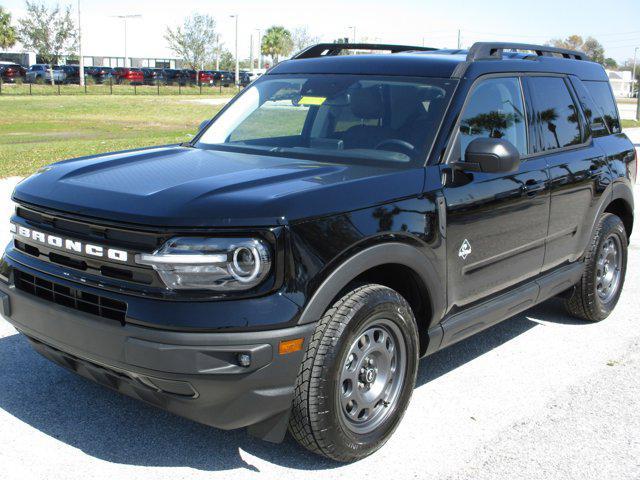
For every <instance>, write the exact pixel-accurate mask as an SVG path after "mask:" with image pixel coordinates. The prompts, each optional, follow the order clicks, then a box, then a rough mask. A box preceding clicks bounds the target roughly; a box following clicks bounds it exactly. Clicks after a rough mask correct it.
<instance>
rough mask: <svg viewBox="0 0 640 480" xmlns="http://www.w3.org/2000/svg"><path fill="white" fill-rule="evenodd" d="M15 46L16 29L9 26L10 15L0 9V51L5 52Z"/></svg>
mask: <svg viewBox="0 0 640 480" xmlns="http://www.w3.org/2000/svg"><path fill="white" fill-rule="evenodd" d="M15 44H16V29H15V28H14V27H13V25H11V14H10V13H9V12H5V11H4V9H3V8H2V7H0V49H2V50H7V49H9V48H11V47H13V46H14V45H15Z"/></svg>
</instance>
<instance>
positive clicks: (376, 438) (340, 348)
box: [318, 288, 419, 458]
mask: <svg viewBox="0 0 640 480" xmlns="http://www.w3.org/2000/svg"><path fill="white" fill-rule="evenodd" d="M398 300H402V301H401V302H399V301H398ZM358 307H359V308H357V309H353V310H352V312H351V314H350V315H349V320H348V322H347V324H346V325H345V327H344V329H343V331H342V333H341V335H339V336H337V338H336V339H335V344H334V345H333V347H332V349H331V351H330V354H329V355H327V356H326V357H325V361H324V365H326V367H324V368H323V370H324V371H323V376H322V381H321V383H320V385H319V397H318V400H319V407H320V408H319V411H326V412H327V413H328V414H327V415H326V425H324V427H326V428H327V430H326V432H325V434H326V435H327V436H328V437H330V440H331V443H334V444H335V445H336V446H337V447H338V450H339V451H342V452H344V453H346V452H350V455H349V456H353V457H354V458H361V457H363V456H366V455H369V454H370V453H372V452H373V451H375V450H377V449H379V448H380V447H381V446H382V445H383V444H384V443H385V442H386V441H387V440H388V439H389V437H390V436H391V435H392V434H393V432H394V431H395V429H396V427H397V426H398V424H399V423H400V420H401V419H402V417H403V414H404V412H405V410H406V407H407V405H408V403H409V400H410V399H411V395H412V393H413V388H414V385H415V379H416V374H417V370H418V369H417V366H418V351H419V347H418V342H417V339H418V333H417V328H416V322H415V320H414V317H413V314H412V312H411V310H410V308H409V306H408V305H407V304H406V302H405V301H404V299H402V297H400V296H399V295H398V294H397V293H395V292H394V291H393V290H390V289H386V288H385V289H380V290H376V291H375V292H372V293H371V294H369V295H367V297H366V300H365V301H364V302H363V303H362V304H359V305H358ZM381 318H384V319H386V320H389V321H392V322H394V323H395V324H396V325H397V326H398V327H399V330H400V332H401V334H402V336H403V339H404V342H405V348H406V357H407V358H406V368H405V372H404V379H403V386H402V390H401V392H400V394H399V396H398V398H397V400H396V401H395V403H394V406H393V408H394V412H393V413H391V414H390V415H389V416H388V417H387V419H386V420H385V421H384V423H383V424H381V425H380V426H379V427H378V428H376V430H374V431H373V432H369V433H367V434H362V435H360V434H356V433H354V432H352V431H351V430H349V429H348V428H347V427H346V425H345V424H344V421H343V420H342V418H341V412H340V410H339V409H340V408H341V407H340V405H339V398H340V395H341V385H340V375H341V370H342V366H343V365H344V363H345V362H346V357H347V354H348V352H349V349H350V346H351V345H352V344H353V343H354V342H355V340H356V339H357V335H358V334H359V332H361V331H362V330H363V329H365V327H366V326H367V325H369V324H371V325H373V324H375V320H376V319H381Z"/></svg>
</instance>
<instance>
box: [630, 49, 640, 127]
mask: <svg viewBox="0 0 640 480" xmlns="http://www.w3.org/2000/svg"><path fill="white" fill-rule="evenodd" d="M638 48H640V47H636V48H634V49H633V70H632V72H631V97H632V98H633V87H634V86H635V83H636V58H637V56H638ZM639 87H640V85H639ZM636 120H638V121H640V88H638V96H637V98H636Z"/></svg>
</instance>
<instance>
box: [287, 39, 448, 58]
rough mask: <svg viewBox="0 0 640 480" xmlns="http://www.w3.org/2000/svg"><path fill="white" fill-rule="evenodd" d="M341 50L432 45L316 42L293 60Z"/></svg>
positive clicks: (411, 48) (401, 49)
mask: <svg viewBox="0 0 640 480" xmlns="http://www.w3.org/2000/svg"><path fill="white" fill-rule="evenodd" d="M343 50H390V51H391V53H399V52H409V51H415V50H419V51H429V52H430V51H433V50H437V48H433V47H415V46H411V45H385V44H377V43H318V44H316V45H311V46H309V47H307V48H304V49H302V50H300V51H299V52H298V53H296V54H295V55H294V56H293V57H291V58H292V59H293V60H299V59H301V58H315V57H323V56H331V55H339V54H340V52H342V51H343Z"/></svg>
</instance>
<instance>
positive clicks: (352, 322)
mask: <svg viewBox="0 0 640 480" xmlns="http://www.w3.org/2000/svg"><path fill="white" fill-rule="evenodd" d="M418 351H419V349H418V333H417V328H416V322H415V319H414V316H413V313H412V311H411V308H410V306H409V305H408V303H407V302H406V300H405V299H404V298H402V296H400V295H399V294H398V293H397V292H395V291H394V290H391V289H390V288H387V287H384V286H381V285H374V284H370V285H365V286H362V287H359V288H357V289H355V290H352V291H351V292H349V293H347V294H346V295H345V296H344V297H342V298H341V299H340V300H338V301H337V302H336V303H335V304H334V305H333V306H332V307H331V308H330V309H329V310H327V312H326V313H325V315H324V317H323V318H322V319H321V320H320V322H319V323H318V326H317V327H316V331H315V333H314V335H313V337H312V339H311V342H310V344H309V345H308V347H307V351H306V355H305V359H304V361H303V363H302V367H301V370H300V373H299V375H298V379H297V382H296V390H295V398H294V402H293V410H292V415H291V420H290V424H289V430H290V431H291V433H292V435H293V436H294V437H295V438H296V440H297V441H298V442H299V443H301V444H302V445H303V446H304V447H306V448H308V449H309V450H311V451H313V452H315V453H318V454H321V455H324V456H326V457H329V458H331V459H334V460H338V461H345V462H346V461H353V460H357V459H360V458H363V457H365V456H367V455H369V454H371V453H373V452H374V451H376V450H377V449H378V448H380V447H381V446H382V445H384V443H385V442H386V441H387V440H388V439H389V437H391V435H392V434H393V432H394V430H395V428H396V427H397V425H398V423H399V422H400V419H401V418H402V416H403V414H404V411H405V410H406V407H407V405H408V403H409V400H410V398H411V394H412V392H413V387H414V384H415V378H416V372H417V367H418Z"/></svg>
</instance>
